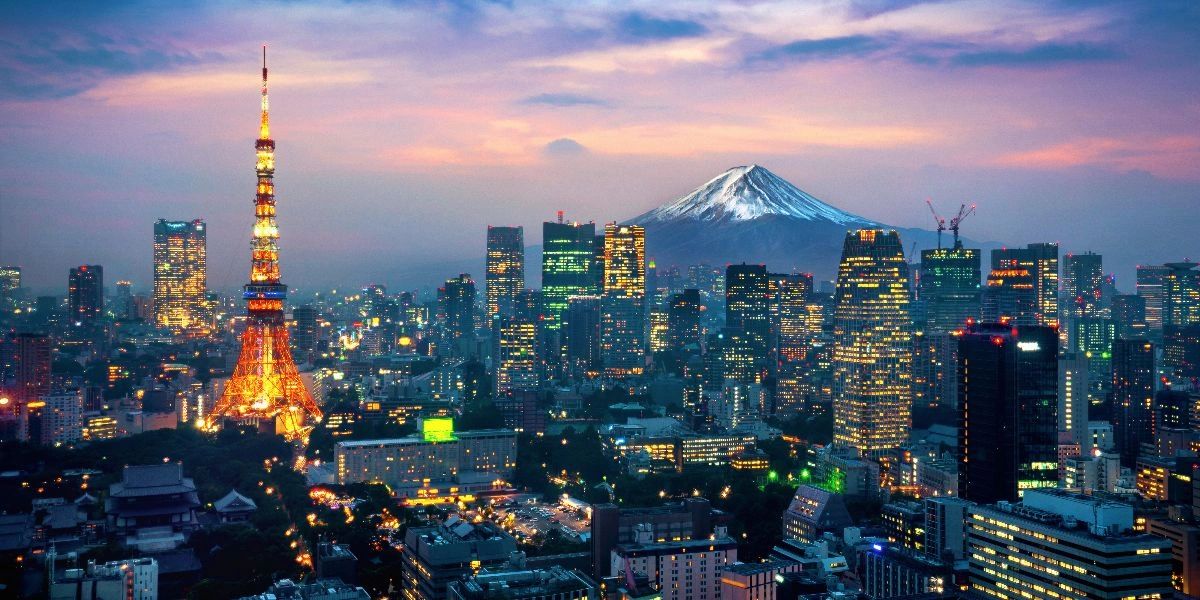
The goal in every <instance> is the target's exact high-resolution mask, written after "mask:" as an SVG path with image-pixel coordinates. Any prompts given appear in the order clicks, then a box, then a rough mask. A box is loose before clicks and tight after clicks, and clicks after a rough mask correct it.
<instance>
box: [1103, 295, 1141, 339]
mask: <svg viewBox="0 0 1200 600" xmlns="http://www.w3.org/2000/svg"><path fill="white" fill-rule="evenodd" d="M1109 312H1110V314H1111V315H1112V320H1113V325H1114V326H1116V328H1117V337H1118V338H1119V339H1132V338H1135V337H1147V336H1148V334H1149V331H1148V329H1149V327H1148V326H1147V323H1146V299H1145V298H1143V297H1141V296H1136V295H1134V294H1117V295H1115V296H1113V299H1112V307H1110V311H1109Z"/></svg>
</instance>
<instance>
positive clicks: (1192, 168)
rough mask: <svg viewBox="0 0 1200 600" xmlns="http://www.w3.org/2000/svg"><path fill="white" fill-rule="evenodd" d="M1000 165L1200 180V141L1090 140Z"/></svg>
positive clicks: (1007, 158)
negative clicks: (1106, 170) (1105, 170)
mask: <svg viewBox="0 0 1200 600" xmlns="http://www.w3.org/2000/svg"><path fill="white" fill-rule="evenodd" d="M995 162H996V164H1000V165H1005V166H1014V167H1024V168H1033V169H1060V168H1064V167H1077V166H1083V165H1096V166H1102V167H1107V168H1114V169H1118V170H1125V171H1130V170H1142V171H1147V172H1150V173H1153V174H1155V175H1159V176H1162V177H1171V178H1193V177H1197V176H1200V137H1197V136H1169V137H1161V138H1136V139H1131V138H1115V137H1090V138H1082V139H1078V140H1073V141H1070V142H1064V143H1060V144H1053V145H1050V146H1045V147H1042V148H1038V149H1036V150H1030V151H1025V152H1014V153H1010V154H1004V155H1002V156H1000V157H999V158H997V159H996V160H995Z"/></svg>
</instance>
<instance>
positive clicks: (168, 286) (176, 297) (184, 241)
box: [154, 219, 208, 330]
mask: <svg viewBox="0 0 1200 600" xmlns="http://www.w3.org/2000/svg"><path fill="white" fill-rule="evenodd" d="M206 237H207V234H206V227H205V225H204V221H201V220H200V219H195V220H193V221H168V220H166V219H159V220H158V221H157V222H156V223H154V322H155V324H157V325H158V326H159V327H166V328H169V329H174V330H180V329H189V328H193V327H200V326H203V325H204V324H205V322H206V321H207V316H206V314H205V313H206V312H207V311H206V310H205V304H206V303H205V294H207V293H208V266H207V264H208V262H207V261H208V258H207V257H208V249H207V247H208V246H207V241H206Z"/></svg>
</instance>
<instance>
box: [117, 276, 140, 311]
mask: <svg viewBox="0 0 1200 600" xmlns="http://www.w3.org/2000/svg"><path fill="white" fill-rule="evenodd" d="M112 313H113V316H114V317H116V318H118V319H136V318H137V305H136V304H135V303H134V300H133V282H132V281H129V280H128V279H121V280H119V281H117V298H116V306H113V307H112Z"/></svg>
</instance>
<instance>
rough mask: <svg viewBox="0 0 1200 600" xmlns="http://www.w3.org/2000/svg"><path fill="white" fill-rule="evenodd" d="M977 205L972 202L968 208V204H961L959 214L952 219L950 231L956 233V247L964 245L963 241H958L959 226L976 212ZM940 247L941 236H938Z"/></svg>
mask: <svg viewBox="0 0 1200 600" xmlns="http://www.w3.org/2000/svg"><path fill="white" fill-rule="evenodd" d="M975 206H976V205H974V204H972V205H971V206H970V208H968V207H967V205H966V204H960V205H959V206H958V214H957V215H955V216H954V218H953V219H950V231H951V232H952V233H953V234H954V247H955V248H958V247H959V246H961V245H962V242H959V241H958V227H959V226H960V225H962V222H963V220H964V219H966V218H967V217H969V216H971V215H973V214H975ZM938 247H939V248H940V247H941V238H938Z"/></svg>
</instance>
